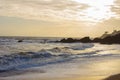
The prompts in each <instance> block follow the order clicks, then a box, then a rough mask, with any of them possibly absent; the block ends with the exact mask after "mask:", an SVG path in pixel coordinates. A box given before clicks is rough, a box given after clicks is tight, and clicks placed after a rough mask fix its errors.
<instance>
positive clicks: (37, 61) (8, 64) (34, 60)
mask: <svg viewBox="0 0 120 80" xmlns="http://www.w3.org/2000/svg"><path fill="white" fill-rule="evenodd" d="M111 55H113V54H104V55H103V54H96V52H91V53H83V54H70V53H61V54H58V55H56V54H53V53H52V52H50V51H46V50H41V51H39V52H20V53H14V54H10V55H2V56H0V72H5V71H9V70H19V69H25V68H30V67H36V66H44V65H48V64H55V63H61V62H66V61H71V60H72V59H76V58H91V57H101V56H111Z"/></svg>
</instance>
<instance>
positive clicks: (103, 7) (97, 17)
mask: <svg viewBox="0 0 120 80" xmlns="http://www.w3.org/2000/svg"><path fill="white" fill-rule="evenodd" d="M74 1H77V2H79V3H82V4H87V5H88V6H89V7H88V8H87V9H84V10H83V11H82V12H80V13H79V14H81V13H82V14H84V19H85V20H86V21H90V22H100V21H103V20H107V19H109V18H111V17H114V16H115V13H114V12H112V11H111V7H112V5H114V1H115V0H105V1H104V0H95V1H94V0H74Z"/></svg>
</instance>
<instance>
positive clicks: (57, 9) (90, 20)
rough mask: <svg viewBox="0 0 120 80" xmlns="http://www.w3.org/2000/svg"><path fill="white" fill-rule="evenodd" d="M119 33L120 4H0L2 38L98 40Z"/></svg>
mask: <svg viewBox="0 0 120 80" xmlns="http://www.w3.org/2000/svg"><path fill="white" fill-rule="evenodd" d="M113 30H120V0H0V36H35V37H36V36H37V37H84V36H90V37H98V36H101V35H102V34H103V33H104V32H105V31H108V32H112V31H113Z"/></svg>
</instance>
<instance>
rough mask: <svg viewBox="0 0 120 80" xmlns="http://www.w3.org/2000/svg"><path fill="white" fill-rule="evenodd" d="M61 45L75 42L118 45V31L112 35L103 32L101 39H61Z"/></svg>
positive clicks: (119, 37) (119, 40)
mask: <svg viewBox="0 0 120 80" xmlns="http://www.w3.org/2000/svg"><path fill="white" fill-rule="evenodd" d="M56 42H62V43H75V42H82V43H101V44H120V30H118V31H117V30H114V31H113V32H112V33H110V34H109V33H108V32H105V33H104V34H103V35H102V36H101V37H96V38H94V39H91V38H90V37H89V36H88V37H83V38H81V39H73V38H63V39H61V40H60V41H56Z"/></svg>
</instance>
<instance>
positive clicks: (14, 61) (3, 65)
mask: <svg viewBox="0 0 120 80" xmlns="http://www.w3.org/2000/svg"><path fill="white" fill-rule="evenodd" d="M60 39H61V38H35V37H0V80H50V79H51V80H55V79H58V80H68V79H69V80H73V78H74V79H75V78H77V79H76V80H101V79H104V78H106V77H107V76H110V75H114V74H118V73H120V45H119V44H112V45H107V44H99V43H60V42H59V43H58V42H55V41H56V40H60ZM18 40H22V42H18Z"/></svg>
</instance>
